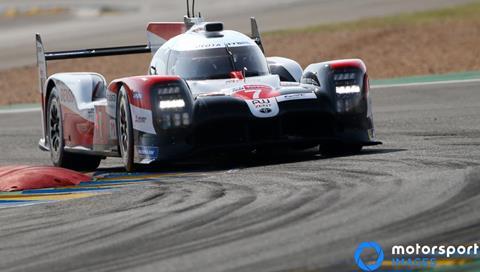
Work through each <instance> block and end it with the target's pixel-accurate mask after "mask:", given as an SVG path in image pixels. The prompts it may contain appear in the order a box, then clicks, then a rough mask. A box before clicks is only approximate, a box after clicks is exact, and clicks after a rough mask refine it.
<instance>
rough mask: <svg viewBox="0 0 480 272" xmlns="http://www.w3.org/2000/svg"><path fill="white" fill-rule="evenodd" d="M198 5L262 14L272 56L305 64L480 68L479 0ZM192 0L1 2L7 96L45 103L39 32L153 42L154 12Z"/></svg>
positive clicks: (166, 12)
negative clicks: (40, 89)
mask: <svg viewBox="0 0 480 272" xmlns="http://www.w3.org/2000/svg"><path fill="white" fill-rule="evenodd" d="M196 11H199V12H201V13H202V15H203V16H204V17H206V18H207V20H212V21H217V20H218V21H223V22H224V23H225V25H226V28H230V29H235V30H239V31H242V32H244V33H246V34H248V33H249V31H250V26H249V17H251V16H254V17H256V18H257V20H258V22H259V25H260V29H261V31H262V32H263V35H264V40H265V41H264V43H265V46H266V54H267V55H268V56H286V57H290V58H293V59H295V60H297V61H298V62H299V63H300V64H301V65H302V66H306V65H308V64H309V63H312V62H319V61H325V60H329V59H339V58H362V59H364V60H365V62H366V63H367V66H368V67H369V71H370V76H371V78H374V79H382V78H393V77H400V76H411V75H424V74H442V73H449V72H460V71H472V70H480V61H479V59H480V58H479V56H480V53H479V52H480V49H479V46H478V40H479V38H478V37H480V4H479V2H478V1H471V0H470V1H469V0H455V1H452V0H420V1H419V0H359V1H351V0H349V1H345V0H275V1H274V0H264V1H254V0H243V1H230V0H229V1H213V0H197V1H196ZM185 13H186V3H185V1H162V0H156V1H154V0H144V1H136V2H133V1H124V0H100V1H74V0H63V1H62V0H57V1H55V0H49V1H48V0H23V1H21V0H16V1H14V0H5V1H0V89H2V92H4V93H3V95H2V97H0V105H11V104H18V103H35V102H37V101H38V96H37V95H36V88H37V87H36V82H37V81H36V79H35V78H36V71H35V68H34V63H35V53H34V52H35V50H34V34H35V33H36V32H38V33H41V34H42V38H43V41H44V44H45V46H46V49H47V51H49V50H50V51H51V50H66V49H81V48H91V47H105V46H121V45H130V44H143V43H145V42H146V38H145V37H146V34H145V26H146V24H147V23H148V22H150V21H181V20H182V18H183V15H185ZM149 58H150V56H149V55H144V56H126V57H110V58H99V59H88V60H72V61H63V62H61V63H52V64H51V65H50V67H49V72H50V73H53V72H58V71H64V72H66V71H87V70H88V71H95V72H100V73H102V74H104V75H105V76H106V77H107V79H108V80H111V79H114V78H116V77H121V76H126V75H136V74H144V73H145V71H146V68H147V66H148V61H149Z"/></svg>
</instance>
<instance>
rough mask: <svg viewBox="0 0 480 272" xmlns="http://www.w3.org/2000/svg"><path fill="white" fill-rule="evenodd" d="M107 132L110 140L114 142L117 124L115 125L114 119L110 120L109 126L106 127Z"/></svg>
mask: <svg viewBox="0 0 480 272" xmlns="http://www.w3.org/2000/svg"><path fill="white" fill-rule="evenodd" d="M108 132H109V134H110V140H116V139H117V124H116V123H115V120H114V119H110V122H109V126H108Z"/></svg>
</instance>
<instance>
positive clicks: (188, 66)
mask: <svg viewBox="0 0 480 272" xmlns="http://www.w3.org/2000/svg"><path fill="white" fill-rule="evenodd" d="M244 70H245V76H247V77H253V76H264V75H268V74H269V70H268V65H267V61H266V59H265V57H264V55H263V53H262V51H261V50H260V48H258V46H255V45H246V46H239V47H228V46H227V47H223V48H211V49H199V50H192V51H175V50H172V51H171V52H170V56H169V59H168V68H167V74H168V75H179V76H181V77H182V78H184V79H186V80H206V79H224V78H230V75H231V72H235V71H244Z"/></svg>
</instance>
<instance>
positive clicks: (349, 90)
mask: <svg viewBox="0 0 480 272" xmlns="http://www.w3.org/2000/svg"><path fill="white" fill-rule="evenodd" d="M335 90H336V92H337V94H354V93H359V92H360V90H361V89H360V86H358V85H350V86H337V87H336V89H335Z"/></svg>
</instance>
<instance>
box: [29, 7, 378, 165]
mask: <svg viewBox="0 0 480 272" xmlns="http://www.w3.org/2000/svg"><path fill="white" fill-rule="evenodd" d="M251 24H252V37H248V36H246V35H244V34H242V33H239V32H236V31H231V30H224V28H223V24H222V23H220V22H205V21H204V20H203V18H202V17H200V16H197V17H195V16H190V15H187V16H185V18H184V22H179V23H150V24H149V25H148V28H147V37H148V45H140V46H127V47H112V48H96V49H85V50H74V51H63V52H45V51H44V48H43V44H42V41H41V38H40V35H38V34H37V36H36V47H37V58H38V67H39V73H40V91H41V96H42V109H43V111H42V118H43V119H42V125H43V137H42V139H41V140H40V143H39V145H40V148H41V149H43V150H45V151H49V152H50V153H51V158H52V161H53V164H54V165H56V166H61V167H66V168H72V169H77V170H87V169H88V170H91V169H95V168H97V167H98V165H99V163H100V161H101V160H102V159H104V158H106V157H122V159H123V162H124V165H125V168H126V169H127V170H128V171H132V170H134V166H135V164H136V163H151V162H154V161H165V160H177V159H179V158H182V157H185V156H187V155H189V154H192V153H193V152H205V151H209V152H210V151H212V150H219V149H238V148H241V149H242V150H245V151H248V150H254V149H257V148H263V147H272V146H273V147H275V148H286V147H298V148H310V147H314V146H317V145H320V151H321V152H322V153H325V154H331V153H334V152H337V151H349V152H358V151H360V150H361V149H362V147H363V146H367V145H376V144H379V143H380V142H378V141H376V140H375V133H374V126H373V118H372V108H371V103H370V98H369V81H368V76H367V69H366V67H365V64H364V63H363V62H362V61H361V60H357V59H354V60H336V61H328V62H323V63H315V64H311V65H309V66H308V67H307V68H306V69H302V67H301V66H300V65H299V64H298V63H297V62H295V61H293V60H290V59H286V58H281V57H268V58H267V57H265V56H264V53H263V46H262V40H261V37H260V34H259V31H258V28H257V23H256V21H255V19H254V18H252V20H251ZM150 52H151V53H152V54H153V57H152V61H151V63H150V65H149V66H147V65H146V68H147V67H148V70H149V74H148V75H143V76H134V77H126V78H121V79H116V80H113V81H112V82H110V83H107V82H106V81H105V79H104V77H103V76H102V75H100V74H97V73H90V72H88V73H87V72H86V73H58V74H54V75H52V76H50V77H48V78H47V67H46V63H47V61H50V60H61V59H70V58H87V57H98V56H111V55H122V54H137V53H150Z"/></svg>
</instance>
